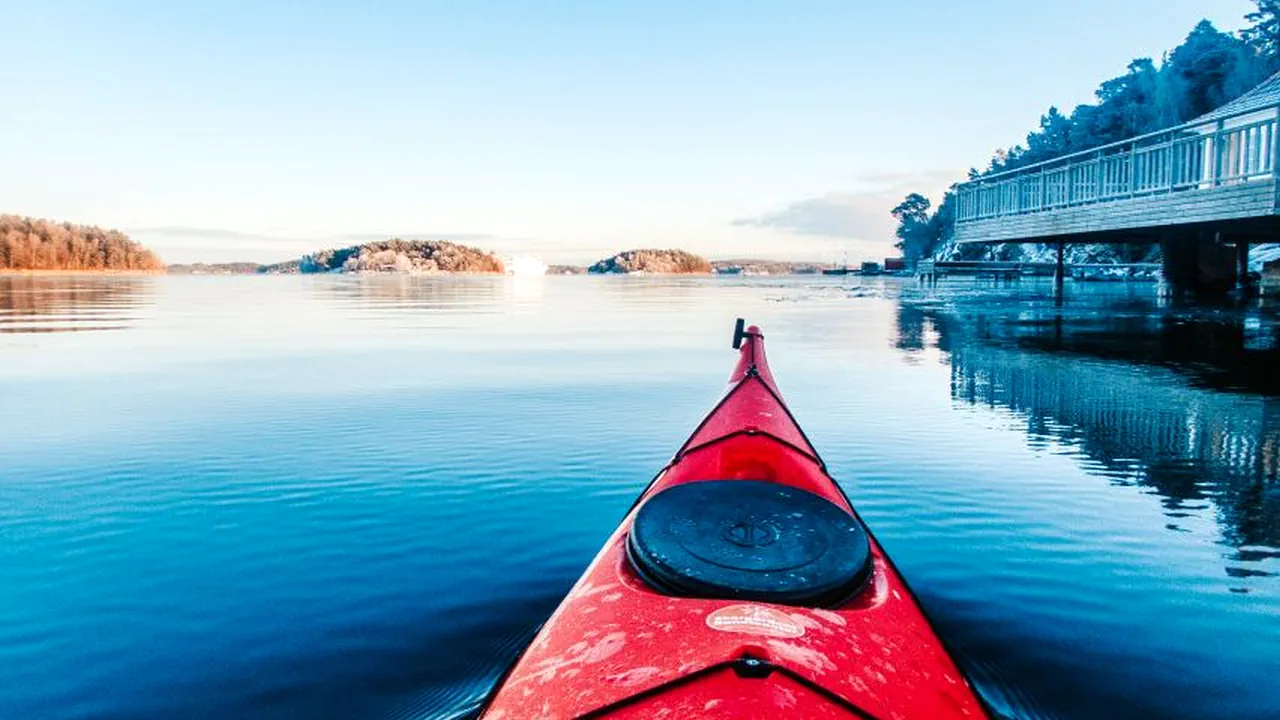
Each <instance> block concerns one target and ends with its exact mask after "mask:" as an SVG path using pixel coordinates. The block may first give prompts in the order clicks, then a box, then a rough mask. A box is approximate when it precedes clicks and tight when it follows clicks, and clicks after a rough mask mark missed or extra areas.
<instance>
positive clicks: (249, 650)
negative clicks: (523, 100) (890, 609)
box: [0, 276, 1280, 720]
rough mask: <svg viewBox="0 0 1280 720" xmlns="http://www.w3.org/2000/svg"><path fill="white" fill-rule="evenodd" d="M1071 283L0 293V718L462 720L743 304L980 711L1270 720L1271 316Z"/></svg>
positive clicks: (749, 281)
mask: <svg viewBox="0 0 1280 720" xmlns="http://www.w3.org/2000/svg"><path fill="white" fill-rule="evenodd" d="M1023 285H1024V287H1026V286H1027V285H1028V284H1027V283H1024V284H1023ZM1019 293H1021V294H1019ZM1073 295H1074V297H1072V298H1070V299H1069V300H1068V302H1067V303H1065V304H1064V305H1063V306H1062V307H1061V308H1058V307H1055V305H1054V303H1052V302H1051V301H1048V300H1046V299H1045V297H1044V296H1042V295H1037V293H1036V292H1035V291H1034V288H1031V289H1030V290H1027V291H1025V292H1022V291H1019V292H1014V291H1011V290H1008V289H1005V290H1001V291H999V292H989V291H988V290H983V291H980V292H975V291H974V289H973V288H972V287H970V286H967V285H954V286H946V285H944V286H943V287H941V288H939V289H937V290H931V291H927V292H924V291H920V290H918V289H915V288H913V287H912V286H910V285H906V286H904V285H903V284H902V283H900V282H897V281H894V280H887V279H845V278H841V279H829V278H822V277H818V278H661V277H647V278H631V277H623V278H598V277H576V278H560V277H548V278H499V277H494V278H462V277H459V278H440V277H436V278H430V277H386V276H376V277H349V276H307V277H257V276H255V277H184V278H177V277H173V278H92V277H75V278H37V277H7V278H0V333H7V334H3V335H0V427H3V428H4V432H3V433H0V589H2V590H0V718H5V719H7V718H10V717H13V718H27V717H32V718H36V717H38V718H62V717H68V718H87V717H93V718H99V717H103V718H106V717H182V718H223V717H236V718H277V717H307V718H339V717H374V718H377V717H388V718H390V717H395V718H452V717H457V716H459V715H460V714H465V713H466V712H468V711H470V710H472V709H474V708H475V707H476V706H477V704H478V703H479V702H480V700H481V698H482V697H483V696H484V694H485V692H486V691H487V690H488V688H489V687H490V686H491V685H492V684H493V683H494V682H496V680H497V679H498V678H499V677H500V676H501V674H502V672H503V670H504V668H505V667H507V665H508V664H509V663H510V662H511V660H512V659H513V658H514V657H515V655H516V654H517V653H519V652H520V650H521V647H522V645H523V644H524V642H526V641H527V639H528V638H529V637H530V636H531V635H532V633H533V632H534V630H535V629H536V628H537V626H538V625H539V624H540V623H541V622H543V621H544V620H545V619H546V616H547V614H548V613H549V612H550V611H551V610H552V609H553V608H554V607H555V605H556V604H557V603H558V601H559V599H560V598H561V597H562V596H563V593H564V592H565V591H566V590H567V589H568V588H569V586H570V585H571V584H572V583H573V581H574V580H575V579H576V578H577V577H578V575H579V574H580V573H581V571H582V569H583V567H585V565H586V564H587V563H588V562H590V560H591V558H592V557H593V556H594V554H595V552H596V551H597V550H598V549H599V545H600V543H601V542H602V541H603V540H604V539H605V538H606V537H607V536H608V534H609V533H610V532H611V531H612V530H613V529H614V527H615V525H616V523H617V521H618V518H619V517H621V515H622V514H623V513H624V512H625V511H626V509H627V508H628V507H629V505H630V503H631V502H632V500H633V499H634V498H635V496H636V495H637V494H638V493H639V492H640V490H641V489H642V488H643V487H644V484H645V483H646V482H647V481H648V479H649V478H650V477H651V476H652V474H653V472H655V471H656V469H657V468H659V467H661V466H662V464H663V463H665V462H666V461H667V459H668V458H669V456H670V453H671V452H673V451H674V449H675V448H676V447H677V446H678V445H679V443H680V442H681V441H682V440H683V439H684V438H685V436H686V435H687V433H688V432H689V431H690V430H691V429H692V427H693V425H694V424H696V422H697V421H698V420H699V419H701V417H702V415H703V414H704V413H705V412H706V411H707V410H708V409H709V407H710V406H711V404H712V403H714V402H715V400H716V399H717V398H718V397H719V394H720V392H721V390H722V388H723V382H724V379H725V375H726V373H727V371H728V369H729V366H730V365H731V361H732V354H731V353H730V351H729V350H728V342H729V337H728V330H729V329H730V328H731V326H732V322H733V319H734V318H735V317H737V316H745V317H747V318H748V319H750V320H751V321H752V322H755V323H758V324H760V325H761V326H762V327H763V328H764V329H765V332H766V334H767V335H768V336H769V338H770V344H771V347H770V355H771V362H772V363H773V365H774V370H775V373H776V375H777V377H778V379H779V381H780V383H781V385H782V389H783V392H784V393H785V394H786V396H787V398H788V400H789V401H790V402H791V405H792V408H793V410H795V411H796V414H797V416H798V418H799V419H800V422H801V423H802V425H803V426H804V427H805V429H806V431H807V432H808V434H809V436H810V437H811V438H812V439H813V441H814V443H815V445H816V446H817V447H818V448H819V449H820V450H821V451H822V453H823V456H824V459H825V460H826V461H827V463H828V465H829V467H831V468H832V470H833V473H834V474H835V475H836V477H837V478H838V479H839V480H840V482H841V483H842V484H843V485H844V487H845V488H846V489H847V490H848V491H849V494H850V497H851V498H852V500H853V502H854V503H855V505H857V506H858V509H859V511H860V512H861V513H862V515H863V517H864V518H866V519H867V521H868V523H869V524H870V525H871V527H872V529H873V530H874V531H875V532H876V535H877V538H878V539H880V540H881V541H882V542H883V543H884V545H885V547H886V548H888V549H889V551H890V552H891V553H892V554H893V557H894V560H895V562H896V563H897V564H898V565H899V567H900V568H901V569H902V571H903V573H904V575H905V576H906V577H907V579H908V581H909V582H910V583H911V585H912V588H913V589H914V590H915V591H916V593H917V594H918V595H919V597H920V598H921V601H922V602H923V603H924V605H925V607H926V609H927V610H928V612H929V613H930V616H931V618H932V619H933V620H934V621H935V623H936V624H937V626H938V627H939V629H940V632H942V633H943V635H944V637H945V638H946V639H947V641H948V642H949V643H950V644H951V645H952V646H953V647H954V648H955V649H956V651H957V653H958V655H959V660H960V662H961V664H962V665H963V667H964V668H965V669H966V670H967V671H968V672H970V673H971V674H972V675H973V677H975V679H976V680H977V682H978V683H979V686H980V688H981V689H982V691H983V692H984V693H985V694H986V695H987V696H988V697H990V698H991V699H992V702H993V703H994V704H995V705H996V706H997V707H998V708H1000V709H1001V710H1002V711H1008V712H1009V714H1011V715H1015V716H1018V717H1026V718H1037V719H1038V718H1056V719H1059V720H1070V719H1073V718H1100V717H1108V718H1109V717H1160V718H1174V719H1181V718H1186V719H1187V720H1190V719H1191V718H1196V720H1199V719H1200V718H1205V717H1231V718H1244V719H1248V720H1253V719H1255V718H1256V719H1257V720H1264V719H1265V720H1271V718H1274V717H1275V712H1274V710H1275V707H1276V694H1275V686H1274V678H1275V677H1276V676H1280V650H1277V648H1280V622H1276V618H1277V617H1280V577H1277V574H1278V573H1280V499H1278V495H1280V490H1278V482H1277V473H1278V472H1280V456H1278V453H1280V411H1278V410H1277V403H1280V393H1278V389H1277V387H1276V384H1275V383H1276V377H1275V374H1274V373H1272V372H1270V368H1274V367H1277V364H1276V361H1277V359H1280V358H1277V357H1276V352H1277V350H1276V337H1277V336H1276V334H1275V331H1274V328H1275V324H1274V323H1273V321H1272V318H1270V317H1269V316H1267V315H1264V314H1261V313H1260V312H1259V311H1257V310H1249V311H1241V310H1235V309H1231V308H1228V307H1223V308H1204V307H1179V306H1171V305H1166V304H1162V303H1161V302H1160V301H1159V300H1158V299H1157V298H1156V297H1155V296H1154V294H1153V293H1152V291H1151V288H1149V287H1147V286H1144V287H1142V288H1136V289H1135V288H1131V287H1127V286H1115V287H1106V288H1095V289H1088V288H1086V289H1081V288H1074V289H1073ZM103 328H117V330H116V331H115V332H85V333H75V334H55V335H48V334H39V335H37V334H30V333H32V332H33V329H35V330H40V331H45V332H48V331H50V330H78V329H97V330H100V329H103ZM15 330H17V331H16V332H15ZM1118 669H1120V670H1118Z"/></svg>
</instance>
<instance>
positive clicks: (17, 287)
mask: <svg viewBox="0 0 1280 720" xmlns="http://www.w3.org/2000/svg"><path fill="white" fill-rule="evenodd" d="M153 286H154V280H153V279H151V278H145V277H128V276H120V277H103V276H96V275H80V276H65V277H64V276H47V275H4V274H0V333H13V334H16V333H56V332H83V331H87V330H121V329H124V328H126V327H129V325H130V324H131V323H132V322H133V321H134V319H135V316H136V314H137V311H138V310H139V309H140V308H142V307H144V306H145V305H146V304H147V303H148V302H149V301H150V296H151V293H152V290H153Z"/></svg>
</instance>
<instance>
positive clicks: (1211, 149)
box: [956, 106, 1280, 223]
mask: <svg viewBox="0 0 1280 720" xmlns="http://www.w3.org/2000/svg"><path fill="white" fill-rule="evenodd" d="M1276 118H1277V108H1276V107H1275V106H1272V107H1266V108H1262V109H1260V110H1259V109H1252V110H1247V111H1244V112H1241V113H1238V114H1236V115H1228V116H1225V117H1222V118H1217V119H1214V120H1212V121H1210V122H1201V123H1187V124H1185V125H1180V126H1178V127H1175V128H1171V129H1169V130H1162V131H1160V132H1156V133H1151V134H1149V135H1143V136H1140V137H1136V138H1133V139H1131V140H1125V141H1123V142H1118V143H1112V144H1110V145H1104V146H1102V147H1099V148H1095V149H1093V150H1087V151H1084V152H1078V153H1073V154H1071V155H1065V156H1063V157H1060V158H1056V159H1053V160H1048V161H1045V162H1040V163H1036V164H1034V165H1028V166H1026V167H1023V168H1018V169H1016V170H1009V171H1005V172H1001V173H994V174H992V175H987V176H984V177H980V178H976V179H974V180H971V181H969V182H966V183H962V184H960V185H957V186H956V200H957V207H956V222H958V223H963V222H973V221H976V220H988V219H992V218H1000V217H1009V216H1015V215H1026V214H1029V213H1041V212H1050V211H1054V210H1060V209H1063V208H1070V207H1076V206H1081V205H1091V204H1096V203H1105V202H1113V201H1117V200H1124V199H1128V198H1135V197H1145V196H1154V195H1161V194H1169V193H1177V192H1193V191H1197V190H1206V189H1212V188H1215V187H1221V186H1223V185H1232V184H1238V183H1245V182H1251V181H1254V180H1259V179H1272V178H1273V177H1274V172H1275V168H1276V165H1277V160H1276V152H1277V150H1278V149H1280V148H1278V146H1277V143H1276V130H1277V127H1276Z"/></svg>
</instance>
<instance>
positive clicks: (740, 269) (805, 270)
mask: <svg viewBox="0 0 1280 720" xmlns="http://www.w3.org/2000/svg"><path fill="white" fill-rule="evenodd" d="M829 267H831V266H830V265H826V264H823V263H818V262H789V261H786V260H761V259H742V260H738V259H734V260H712V261H711V268H712V269H713V270H714V271H715V272H716V273H717V274H719V275H817V274H819V273H821V272H822V271H823V270H824V269H826V268H829Z"/></svg>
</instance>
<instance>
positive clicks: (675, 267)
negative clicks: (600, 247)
mask: <svg viewBox="0 0 1280 720" xmlns="http://www.w3.org/2000/svg"><path fill="white" fill-rule="evenodd" d="M587 272H590V273H592V274H596V275H603V274H619V273H620V274H629V273H637V274H639V273H643V274H647V275H708V274H710V273H711V272H712V268H711V262H710V261H708V260H707V259H706V258H704V257H699V256H697V255H694V254H693V253H690V252H685V251H684V250H627V251H626V252H620V253H618V254H617V255H614V256H613V257H608V258H605V259H604V260H601V261H600V262H598V263H596V264H595V265H592V266H591V267H589V268H587Z"/></svg>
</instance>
